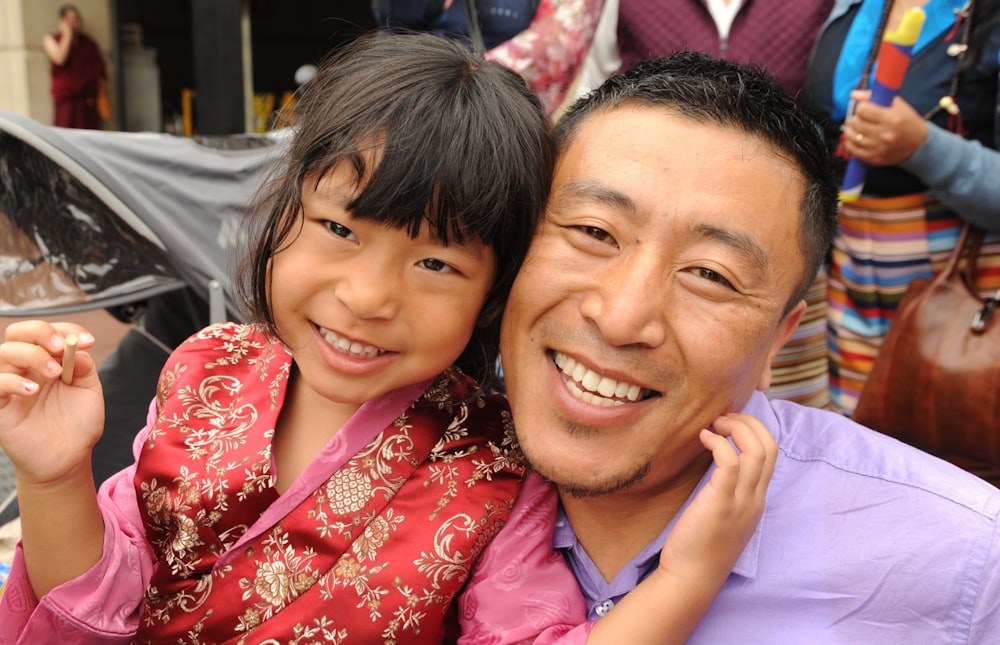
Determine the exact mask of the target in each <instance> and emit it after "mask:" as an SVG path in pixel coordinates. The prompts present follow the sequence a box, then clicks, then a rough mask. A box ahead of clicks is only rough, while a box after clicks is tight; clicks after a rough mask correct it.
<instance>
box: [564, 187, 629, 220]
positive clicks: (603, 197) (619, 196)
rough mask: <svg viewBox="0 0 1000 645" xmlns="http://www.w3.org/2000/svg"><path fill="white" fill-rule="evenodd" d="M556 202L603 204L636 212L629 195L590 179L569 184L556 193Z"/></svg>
mask: <svg viewBox="0 0 1000 645" xmlns="http://www.w3.org/2000/svg"><path fill="white" fill-rule="evenodd" d="M556 200H557V201H559V202H563V203H567V204H573V203H592V204H593V203H596V204H603V205H605V206H609V207H611V208H613V209H615V210H619V211H626V212H629V213H635V212H636V207H635V202H633V201H632V200H631V199H630V198H629V196H628V195H626V194H625V193H623V192H620V191H617V190H614V189H612V188H609V187H608V186H606V185H604V184H601V183H600V182H597V181H593V180H590V179H581V180H578V181H571V182H568V183H567V184H566V185H564V186H563V187H562V188H560V189H559V191H558V192H557V193H556Z"/></svg>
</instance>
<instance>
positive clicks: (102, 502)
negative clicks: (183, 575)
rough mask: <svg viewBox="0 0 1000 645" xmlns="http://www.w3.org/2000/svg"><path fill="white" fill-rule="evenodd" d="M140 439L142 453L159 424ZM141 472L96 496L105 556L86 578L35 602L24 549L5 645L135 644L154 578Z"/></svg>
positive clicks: (3, 622) (11, 586)
mask: <svg viewBox="0 0 1000 645" xmlns="http://www.w3.org/2000/svg"><path fill="white" fill-rule="evenodd" d="M154 408H155V406H154V404H150V416H149V418H148V421H147V426H146V427H145V428H143V430H142V431H140V433H139V434H138V435H137V437H136V440H135V443H134V444H133V453H134V454H138V449H139V447H141V445H142V441H143V440H144V438H145V436H146V434H147V432H148V430H149V423H152V420H153V419H155V409H154ZM134 475H135V466H134V465H133V466H129V467H128V468H126V469H125V470H123V471H121V472H119V473H117V474H115V475H113V476H112V477H110V478H109V479H108V480H107V481H105V482H104V484H103V485H102V486H101V488H100V490H99V491H98V505H99V506H100V509H101V514H102V515H103V516H104V551H103V554H102V556H101V559H100V560H99V561H98V562H97V564H95V565H94V566H93V567H92V568H91V569H90V570H88V571H87V572H86V573H84V574H82V575H80V576H78V577H77V578H74V579H73V580H69V581H67V582H65V583H63V584H61V585H59V586H58V587H56V588H54V589H53V590H52V591H50V592H49V593H47V594H46V595H45V596H43V597H42V598H41V599H36V598H35V595H34V592H33V591H32V589H31V583H30V582H29V580H28V576H27V572H26V571H25V569H24V556H23V552H22V550H21V545H20V544H18V545H17V548H16V550H15V554H14V563H13V566H12V568H11V573H10V577H9V578H8V579H7V581H6V584H5V585H4V589H3V595H2V596H0V643H12V644H13V643H17V644H18V645H32V644H36V643H48V642H58V643H60V645H69V644H71V643H80V644H86V645H105V644H108V645H110V644H112V643H129V642H131V640H132V636H133V635H134V634H135V632H136V629H137V627H138V619H139V605H140V603H141V601H142V597H143V593H144V592H145V589H146V586H147V584H148V583H149V580H150V578H151V576H152V569H153V552H152V550H151V549H150V547H149V545H148V544H147V542H146V539H145V530H144V528H143V525H142V520H141V518H140V516H139V507H138V504H137V501H136V494H135V487H134V485H133V483H132V480H133V477H134Z"/></svg>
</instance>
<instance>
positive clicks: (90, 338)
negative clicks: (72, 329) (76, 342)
mask: <svg viewBox="0 0 1000 645" xmlns="http://www.w3.org/2000/svg"><path fill="white" fill-rule="evenodd" d="M79 338H80V342H81V343H92V342H94V337H93V336H91V335H90V334H88V333H87V332H84V333H82V334H80V336H79Z"/></svg>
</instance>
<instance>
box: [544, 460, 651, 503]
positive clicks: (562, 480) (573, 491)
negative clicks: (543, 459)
mask: <svg viewBox="0 0 1000 645" xmlns="http://www.w3.org/2000/svg"><path fill="white" fill-rule="evenodd" d="M528 462H529V465H530V466H531V467H532V468H533V469H534V470H535V471H536V472H538V474H540V475H541V476H542V477H543V478H545V479H546V480H548V481H549V482H551V483H552V484H553V485H555V487H556V488H557V489H558V490H559V493H560V494H561V495H568V496H570V497H575V498H593V497H603V496H606V495H614V494H615V493H621V492H624V491H627V490H629V489H631V488H632V487H634V486H635V485H636V484H638V483H639V482H641V481H642V480H643V479H645V477H646V475H648V474H649V470H650V467H651V465H652V462H651V461H650V460H646V461H644V462H642V463H641V464H638V465H637V466H636V467H635V468H633V469H632V470H630V471H628V472H618V473H606V474H603V473H602V474H596V475H592V476H589V477H588V476H581V475H580V471H579V470H576V471H573V472H567V470H566V469H565V468H546V467H545V465H544V464H542V465H541V467H536V466H535V465H534V464H533V463H532V462H531V459H530V457H529V458H528Z"/></svg>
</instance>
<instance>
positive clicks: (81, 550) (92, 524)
mask: <svg viewBox="0 0 1000 645" xmlns="http://www.w3.org/2000/svg"><path fill="white" fill-rule="evenodd" d="M70 334H75V335H76V336H77V337H78V338H79V346H80V349H81V350H86V349H87V348H89V347H92V346H93V344H94V339H93V337H92V336H91V335H90V334H89V333H88V332H87V331H86V330H85V329H83V328H82V327H80V326H78V325H74V324H71V323H55V324H50V323H47V322H43V321H28V322H18V323H13V324H11V325H10V326H8V327H7V330H6V332H5V339H4V342H3V344H2V345H0V447H2V448H3V450H4V452H5V453H6V454H7V456H8V457H9V458H10V460H11V463H12V464H13V465H14V472H15V477H16V481H17V494H18V505H19V508H20V514H21V535H22V545H23V551H24V563H25V569H26V570H27V573H28V577H29V579H30V581H31V586H32V589H33V590H34V592H35V596H36V597H38V598H41V597H42V596H44V595H45V594H46V593H47V592H48V591H49V590H51V589H52V588H53V587H56V586H57V585H59V584H61V583H63V582H66V581H67V580H71V579H73V578H75V577H77V576H79V575H80V574H82V573H84V572H86V571H87V570H88V569H90V568H91V567H92V566H93V565H94V564H95V563H97V561H98V560H100V558H101V553H102V548H103V544H104V519H103V517H102V515H101V512H100V509H99V508H98V504H97V494H96V491H95V486H94V477H93V473H92V471H91V465H90V464H91V462H90V455H91V451H92V449H93V446H94V444H95V443H96V442H97V440H98V438H99V437H100V435H101V431H102V429H103V427H104V399H103V395H102V392H101V384H100V381H99V379H98V376H97V367H96V365H95V364H94V361H93V359H92V358H91V357H90V356H89V355H88V354H87V352H86V351H80V352H77V353H76V359H75V361H74V367H73V369H72V372H71V377H72V378H71V383H68V384H67V383H65V382H63V380H62V378H61V375H62V372H63V368H62V365H61V361H62V358H63V354H64V350H65V338H66V336H68V335H70Z"/></svg>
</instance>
